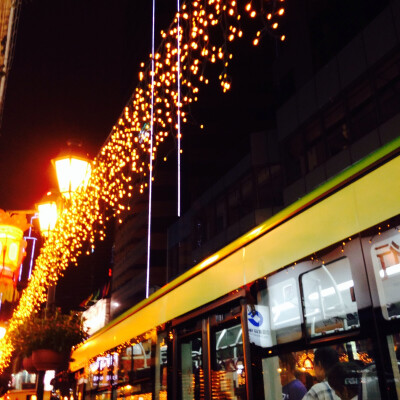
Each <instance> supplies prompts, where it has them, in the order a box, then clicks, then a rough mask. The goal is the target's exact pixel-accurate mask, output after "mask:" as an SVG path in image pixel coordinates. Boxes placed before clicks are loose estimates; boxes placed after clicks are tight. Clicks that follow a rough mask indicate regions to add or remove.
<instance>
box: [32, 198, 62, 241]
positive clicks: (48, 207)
mask: <svg viewBox="0 0 400 400" xmlns="http://www.w3.org/2000/svg"><path fill="white" fill-rule="evenodd" d="M57 203H58V196H57V195H56V194H54V193H52V192H47V194H46V196H45V197H44V198H43V200H42V201H41V202H40V203H38V204H37V205H36V208H37V210H38V213H39V226H40V233H41V234H42V236H44V237H48V236H49V234H50V232H52V231H53V230H54V228H55V226H56V223H57V218H58V207H57Z"/></svg>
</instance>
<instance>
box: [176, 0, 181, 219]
mask: <svg viewBox="0 0 400 400" xmlns="http://www.w3.org/2000/svg"><path fill="white" fill-rule="evenodd" d="M177 12H178V36H177V42H178V43H177V49H178V55H177V63H176V66H177V68H176V80H177V84H178V107H177V108H178V110H177V120H178V121H177V125H178V154H177V156H178V166H177V169H178V182H177V183H178V185H177V186H178V210H177V214H178V217H180V216H181V26H180V19H181V15H180V12H181V6H180V0H177Z"/></svg>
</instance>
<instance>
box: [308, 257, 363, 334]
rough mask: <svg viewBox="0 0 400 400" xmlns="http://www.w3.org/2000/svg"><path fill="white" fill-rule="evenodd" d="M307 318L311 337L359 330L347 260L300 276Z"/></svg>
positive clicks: (352, 284)
mask: <svg viewBox="0 0 400 400" xmlns="http://www.w3.org/2000/svg"><path fill="white" fill-rule="evenodd" d="M300 283H301V287H302V292H303V297H302V299H303V307H304V319H305V325H306V328H307V333H308V335H309V336H310V337H315V336H321V335H325V334H329V333H333V332H338V331H346V330H350V329H354V328H357V327H359V319H358V311H357V303H356V299H355V295H354V282H353V277H352V274H351V269H350V262H349V260H348V258H347V257H343V258H340V259H338V260H336V261H333V262H331V263H328V264H326V265H324V264H323V265H321V266H320V267H318V268H315V269H313V270H311V271H309V272H306V273H304V274H302V275H301V276H300Z"/></svg>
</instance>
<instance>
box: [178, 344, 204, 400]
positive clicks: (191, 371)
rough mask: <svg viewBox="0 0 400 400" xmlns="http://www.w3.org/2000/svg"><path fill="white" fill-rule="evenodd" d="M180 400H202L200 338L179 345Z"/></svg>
mask: <svg viewBox="0 0 400 400" xmlns="http://www.w3.org/2000/svg"><path fill="white" fill-rule="evenodd" d="M180 356H181V357H180V362H181V390H182V392H181V393H182V400H201V399H204V372H203V365H202V364H203V363H202V356H203V347H202V343H201V338H200V337H194V338H191V339H187V340H185V341H182V342H181V343H180Z"/></svg>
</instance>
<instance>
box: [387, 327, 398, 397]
mask: <svg viewBox="0 0 400 400" xmlns="http://www.w3.org/2000/svg"><path fill="white" fill-rule="evenodd" d="M387 342H388V348H389V354H390V361H391V364H392V373H393V380H394V384H395V387H396V392H397V398H398V399H400V334H399V333H396V334H394V335H390V336H388V337H387Z"/></svg>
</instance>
